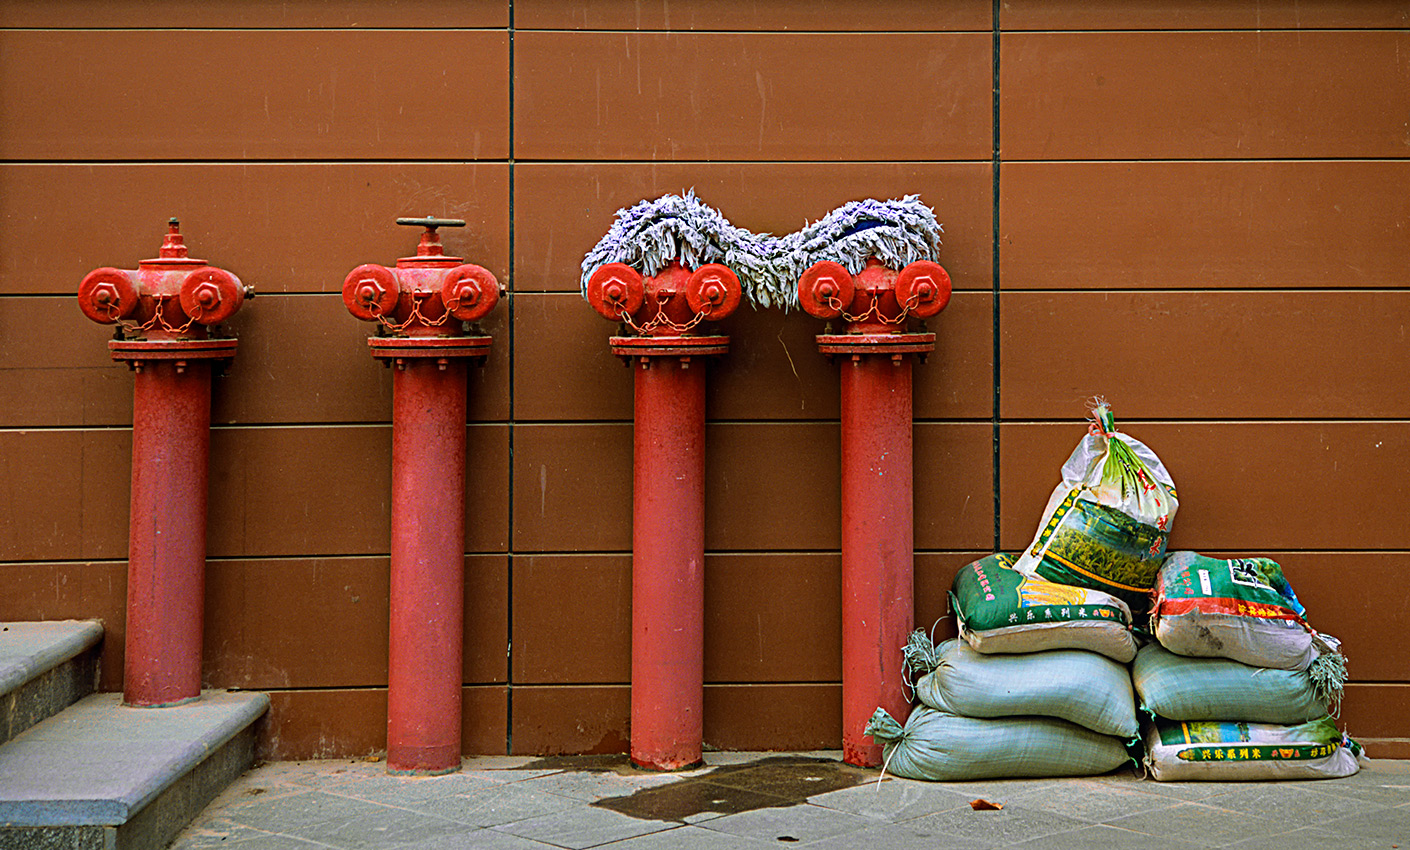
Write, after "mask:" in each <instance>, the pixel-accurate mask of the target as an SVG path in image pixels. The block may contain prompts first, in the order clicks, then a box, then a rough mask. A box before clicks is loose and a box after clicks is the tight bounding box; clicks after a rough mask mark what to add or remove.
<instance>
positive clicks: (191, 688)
mask: <svg viewBox="0 0 1410 850" xmlns="http://www.w3.org/2000/svg"><path fill="white" fill-rule="evenodd" d="M210 421H211V379H210V364H209V363H207V362H204V361H199V360H197V361H192V362H190V363H187V364H186V365H185V367H184V368H182V369H180V370H178V369H177V367H176V365H175V363H174V362H171V361H167V362H162V361H154V362H150V363H147V364H145V365H144V366H143V368H141V369H139V370H137V372H136V380H135V382H134V393H133V409H132V501H131V504H132V508H131V518H130V520H129V526H128V527H129V531H128V558H127V638H126V649H125V655H124V664H123V701H124V702H126V703H127V704H128V705H139V706H162V705H172V704H175V703H181V702H186V701H188V700H192V699H195V698H196V697H198V696H200V694H201V648H202V647H201V642H202V628H203V626H204V622H205V587H206V569H205V568H206V490H207V480H208V477H209V466H208V463H209V458H210Z"/></svg>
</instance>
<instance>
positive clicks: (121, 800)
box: [0, 691, 269, 827]
mask: <svg viewBox="0 0 1410 850" xmlns="http://www.w3.org/2000/svg"><path fill="white" fill-rule="evenodd" d="M121 700H122V694H92V695H90V696H88V697H85V698H84V699H82V700H80V701H79V702H77V703H75V704H74V705H73V706H71V707H70V708H69V709H66V710H65V711H64V712H60V713H59V714H57V715H55V716H54V717H51V718H49V719H48V720H46V721H44V722H43V723H40V724H38V725H36V726H34V727H31V728H30V729H28V730H26V731H25V732H24V733H21V735H19V736H17V737H16V738H14V739H13V740H11V741H9V742H7V743H6V744H4V745H0V827H52V826H119V825H121V824H123V823H125V822H126V821H127V820H128V819H129V818H131V817H132V816H133V815H134V814H136V813H137V812H140V811H141V810H142V809H143V808H144V807H145V806H146V805H147V804H148V803H150V802H152V801H153V800H154V799H156V798H157V797H158V796H159V795H160V794H161V793H162V791H164V790H165V789H166V788H168V787H169V786H171V785H172V784H173V783H175V782H176V781H177V780H179V779H180V778H181V777H182V776H183V775H185V773H187V772H188V771H190V770H191V769H192V768H194V767H195V766H196V765H198V764H200V763H201V762H202V761H203V760H205V759H206V758H208V757H210V756H211V755H212V754H213V753H215V752H217V751H219V750H220V748H221V747H224V746H225V745H226V744H228V743H229V742H230V741H231V740H232V739H234V738H235V737H236V736H237V735H239V734H240V733H241V732H242V731H244V730H245V729H246V728H248V727H249V726H250V725H251V724H253V723H254V722H255V721H257V720H258V719H259V718H260V716H262V715H263V714H264V713H265V711H267V710H268V708H269V696H268V695H267V694H264V693H260V692H257V691H204V692H202V696H201V699H200V700H197V701H195V702H191V703H186V704H184V705H180V706H173V707H168V708H131V707H127V706H123V705H121ZM76 709H77V710H78V712H79V716H77V717H75V716H72V715H71V716H70V717H69V718H67V721H66V719H65V717H64V715H65V714H68V713H69V712H73V711H75V710H76ZM99 714H106V715H108V716H109V719H110V722H118V723H129V724H131V723H132V722H134V721H135V722H136V723H138V724H141V723H162V722H171V723H175V724H176V725H177V727H178V728H177V729H176V730H175V733H174V734H180V733H181V732H182V731H185V732H187V733H188V734H189V733H190V732H191V731H193V729H192V727H198V728H197V729H196V730H195V731H198V732H199V733H200V734H195V735H190V736H189V737H188V738H184V739H176V740H180V741H181V742H182V743H181V744H180V745H179V747H178V748H176V749H174V750H173V751H172V752H171V753H170V754H168V755H166V756H165V757H164V759H163V761H162V762H161V764H160V765H156V766H154V769H152V770H151V772H150V773H149V774H147V775H144V776H141V777H126V780H127V781H125V782H124V781H123V778H121V777H118V778H116V779H115V778H114V777H113V776H108V777H93V776H88V777H78V778H71V779H70V780H69V781H67V782H66V781H64V780H62V779H60V778H59V777H60V776H61V771H49V772H47V776H46V781H39V782H34V783H31V785H30V787H29V788H28V789H17V786H19V784H20V783H19V782H18V780H17V779H16V778H15V776H14V773H15V772H14V771H13V770H7V769H6V765H5V762H6V760H7V755H10V756H12V757H13V756H15V755H16V754H17V753H18V754H20V756H21V758H23V757H26V756H29V755H30V754H31V753H32V752H33V751H35V750H40V749H43V750H44V756H47V757H51V758H53V757H54V756H52V755H51V754H52V753H54V752H56V751H57V750H59V749H61V748H58V747H54V746H53V744H54V742H55V741H56V740H62V738H63V736H62V734H61V732H62V729H61V728H60V726H59V725H58V724H61V723H64V722H70V723H72V722H75V721H78V722H79V723H83V722H84V721H86V720H88V719H90V718H91V717H92V716H95V715H99ZM113 718H115V719H116V720H115V721H113V720H112V719H113ZM56 721H57V723H56ZM46 727H47V728H46ZM31 733H35V734H31ZM79 738H80V739H81V738H82V736H81V735H80V736H79ZM80 742H81V741H80ZM101 745H102V742H101V741H96V740H95V741H93V742H91V746H93V747H95V748H97V747H101ZM26 751H29V752H26ZM44 756H41V757H44ZM119 769H120V768H119ZM7 774H9V776H8V777H7ZM104 780H106V782H104ZM85 781H87V782H88V783H89V786H88V787H85V786H84V782H85ZM94 785H96V786H97V787H96V788H95V787H93V786H94ZM35 786H38V787H35ZM46 791H47V792H48V793H47V794H45V793H43V792H46ZM95 792H96V793H95ZM17 794H18V795H20V796H21V798H20V799H13V798H12V797H14V796H16V795H17ZM24 795H28V796H24Z"/></svg>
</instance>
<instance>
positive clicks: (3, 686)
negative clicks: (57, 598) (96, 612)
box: [0, 620, 103, 696]
mask: <svg viewBox="0 0 1410 850" xmlns="http://www.w3.org/2000/svg"><path fill="white" fill-rule="evenodd" d="M102 639H103V622H102V621H101V620H35V621H6V622H0V696H3V695H4V694H8V693H10V692H12V691H15V690H18V689H19V688H22V687H24V685H25V684H26V683H28V682H30V681H32V680H33V679H36V678H38V677H39V676H41V675H43V674H44V673H45V672H47V671H49V670H52V669H54V668H55V667H58V666H59V665H61V664H63V663H64V662H66V661H68V660H69V659H71V658H74V657H76V656H78V655H79V654H81V653H83V652H84V651H85V650H87V649H89V648H90V647H92V646H94V645H96V644H97V643H98V642H99V641H101V640H102ZM26 642H29V643H33V644H35V646H33V647H31V648H26V647H24V646H23V644H24V643H26ZM12 650H19V651H18V652H14V651H12Z"/></svg>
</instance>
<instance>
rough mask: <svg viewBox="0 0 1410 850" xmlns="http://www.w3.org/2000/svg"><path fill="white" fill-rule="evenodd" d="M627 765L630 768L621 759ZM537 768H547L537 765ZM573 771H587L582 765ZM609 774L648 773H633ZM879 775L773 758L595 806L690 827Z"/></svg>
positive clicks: (822, 761)
mask: <svg viewBox="0 0 1410 850" xmlns="http://www.w3.org/2000/svg"><path fill="white" fill-rule="evenodd" d="M622 762H624V763H625V762H626V759H625V757H622ZM534 766H536V767H539V766H542V765H540V764H539V763H535V765H534ZM572 769H574V770H584V769H591V768H584V767H582V766H581V765H580V764H579V765H575V766H574V767H573V768H572ZM602 769H604V770H612V771H614V772H622V770H627V771H630V772H632V773H635V774H641V773H646V771H639V770H636V769H634V768H632V767H631V765H630V764H629V763H627V764H625V768H618V767H616V766H612V767H604V768H602ZM875 778H876V772H875V771H873V770H867V769H865V768H860V767H853V766H852V765H849V764H845V763H843V762H839V761H832V760H830V759H819V758H808V757H800V756H771V757H768V758H763V759H760V760H758V761H752V762H745V763H743V764H731V765H721V766H719V767H714V768H709V769H708V770H706V772H704V773H698V774H694V775H689V776H683V777H682V778H681V779H680V780H678V781H676V782H671V783H668V784H666V785H657V786H653V787H650V788H643V789H641V790H639V791H637V792H636V793H634V794H628V795H625V796H621V797H608V798H605V799H602V800H598V801H597V802H595V803H593V804H592V805H594V806H597V807H599V808H603V809H610V810H611V811H614V812H617V813H619V814H624V815H627V816H629V817H634V818H640V819H642V820H657V821H677V822H679V823H691V822H693V821H695V820H698V819H700V818H699V816H700V815H706V814H709V815H732V814H737V813H739V812H748V811H753V810H755V809H769V808H784V807H788V806H797V805H800V804H802V803H805V802H807V799H808V798H809V797H812V796H815V795H818V794H826V793H827V792H829V791H838V790H841V789H843V788H851V787H853V786H856V785H861V784H862V783H864V782H867V781H871V780H875Z"/></svg>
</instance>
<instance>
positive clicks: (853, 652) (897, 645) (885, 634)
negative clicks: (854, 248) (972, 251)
mask: <svg viewBox="0 0 1410 850" xmlns="http://www.w3.org/2000/svg"><path fill="white" fill-rule="evenodd" d="M798 299H799V302H800V304H801V305H802V307H803V309H804V310H806V311H807V312H809V313H811V314H812V315H814V316H817V317H818V318H822V319H833V318H838V317H841V318H842V319H843V320H844V321H845V322H846V323H847V326H846V333H842V334H820V335H819V336H818V338H817V339H818V350H819V351H821V352H822V353H823V354H827V355H829V356H835V355H848V359H846V360H844V361H843V363H842V376H841V387H842V754H843V759H844V760H846V761H847V762H848V763H850V764H855V765H859V766H862V767H876V766H879V765H880V764H881V747H880V746H878V745H876V744H873V743H867V742H866V741H864V739H863V734H862V730H863V729H864V728H865V727H866V723H867V719H868V718H869V717H871V715H872V713H873V712H875V711H876V709H877V707H878V706H880V707H882V708H885V709H886V710H887V711H888V712H890V713H891V715H892V716H893V717H897V718H903V717H905V716H906V715H907V713H908V712H909V704H910V703H909V700H908V699H906V695H905V692H904V690H903V684H902V672H903V671H902V663H901V662H902V648H903V647H904V646H905V644H906V638H907V636H908V635H909V634H910V632H911V629H912V627H913V624H914V619H915V614H914V589H913V579H914V557H915V553H914V545H915V538H914V518H913V512H914V507H913V501H912V494H913V477H912V452H911V358H910V356H911V355H913V354H914V355H920V356H922V357H924V355H925V354H927V353H929V352H931V351H933V350H934V349H935V334H933V333H906V332H905V323H906V319H907V318H908V317H911V316H914V317H915V318H918V319H923V318H926V317H928V316H933V315H935V314H936V313H938V312H940V311H941V310H942V309H944V307H945V305H946V304H947V303H949V300H950V276H949V275H948V274H947V273H946V272H945V270H944V269H943V268H942V267H941V266H940V265H939V264H937V263H932V262H928V261H919V262H915V263H911V264H910V265H908V266H906V267H905V269H903V270H901V271H900V272H899V273H898V272H896V271H894V270H892V269H889V268H887V267H885V266H884V265H882V264H881V262H880V261H878V260H876V259H875V258H872V259H870V260H868V262H867V266H866V268H864V269H863V270H862V271H861V273H860V274H857V275H855V276H854V275H852V274H850V273H849V272H848V271H847V269H846V268H844V267H843V266H842V265H841V264H839V263H833V262H822V263H818V264H816V265H814V266H813V267H811V268H810V269H808V270H807V271H806V272H804V274H803V276H802V278H801V279H800V280H799V282H798Z"/></svg>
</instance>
